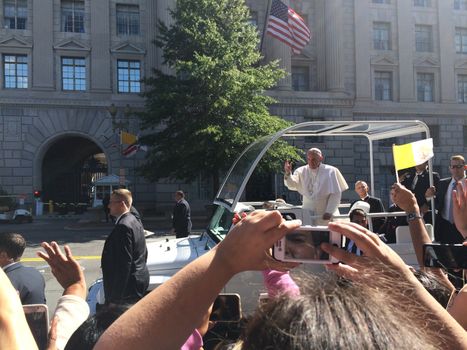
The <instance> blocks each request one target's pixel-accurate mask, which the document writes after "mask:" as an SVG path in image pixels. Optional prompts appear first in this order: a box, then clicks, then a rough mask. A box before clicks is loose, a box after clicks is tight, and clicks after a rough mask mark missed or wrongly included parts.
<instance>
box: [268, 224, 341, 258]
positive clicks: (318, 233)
mask: <svg viewBox="0 0 467 350" xmlns="http://www.w3.org/2000/svg"><path fill="white" fill-rule="evenodd" d="M323 242H327V243H330V244H333V245H337V246H338V247H342V235H341V234H339V233H337V232H333V231H330V230H329V229H328V227H327V226H300V227H299V228H298V229H297V230H295V231H293V232H290V233H288V234H286V235H285V236H284V237H283V238H282V239H281V240H280V241H277V242H276V244H274V248H273V256H274V258H275V259H277V260H280V261H290V262H301V263H309V264H331V263H337V262H338V260H337V259H335V258H334V257H332V256H330V255H329V254H328V253H325V252H324V251H322V250H321V248H320V245H321V243H323Z"/></svg>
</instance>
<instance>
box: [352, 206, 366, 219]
mask: <svg viewBox="0 0 467 350" xmlns="http://www.w3.org/2000/svg"><path fill="white" fill-rule="evenodd" d="M355 215H360V216H363V217H364V218H366V213H365V212H364V211H363V210H362V209H358V208H357V209H354V210H352V211H351V212H350V213H349V219H350V221H351V222H352V221H353V218H354V216H355Z"/></svg>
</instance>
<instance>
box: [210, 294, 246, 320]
mask: <svg viewBox="0 0 467 350" xmlns="http://www.w3.org/2000/svg"><path fill="white" fill-rule="evenodd" d="M241 317H242V309H241V304H240V295H238V294H236V293H220V294H219V295H218V296H217V298H216V300H215V301H214V304H213V306H212V312H211V315H210V316H209V320H210V321H215V322H238V321H240V319H241Z"/></svg>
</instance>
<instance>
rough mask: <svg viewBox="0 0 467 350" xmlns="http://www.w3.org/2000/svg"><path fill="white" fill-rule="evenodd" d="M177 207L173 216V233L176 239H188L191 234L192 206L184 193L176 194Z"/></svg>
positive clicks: (178, 192)
mask: <svg viewBox="0 0 467 350" xmlns="http://www.w3.org/2000/svg"><path fill="white" fill-rule="evenodd" d="M175 201H176V203H175V206H174V209H173V215H172V231H173V232H174V233H175V237H177V238H182V237H187V236H188V235H189V234H190V233H191V213H190V205H189V204H188V202H187V201H186V200H185V194H184V193H183V191H177V192H175Z"/></svg>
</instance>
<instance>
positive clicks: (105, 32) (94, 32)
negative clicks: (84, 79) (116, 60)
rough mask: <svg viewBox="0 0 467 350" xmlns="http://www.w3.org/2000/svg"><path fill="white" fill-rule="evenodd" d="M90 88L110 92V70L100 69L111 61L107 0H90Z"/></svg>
mask: <svg viewBox="0 0 467 350" xmlns="http://www.w3.org/2000/svg"><path fill="white" fill-rule="evenodd" d="M90 7H91V11H90V13H91V47H92V50H91V64H90V70H91V75H90V76H91V90H93V91H95V92H110V91H112V88H111V80H112V78H111V70H110V69H102V67H106V66H108V65H109V62H111V56H110V40H109V38H110V9H109V0H104V1H102V0H101V1H91V2H90Z"/></svg>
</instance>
